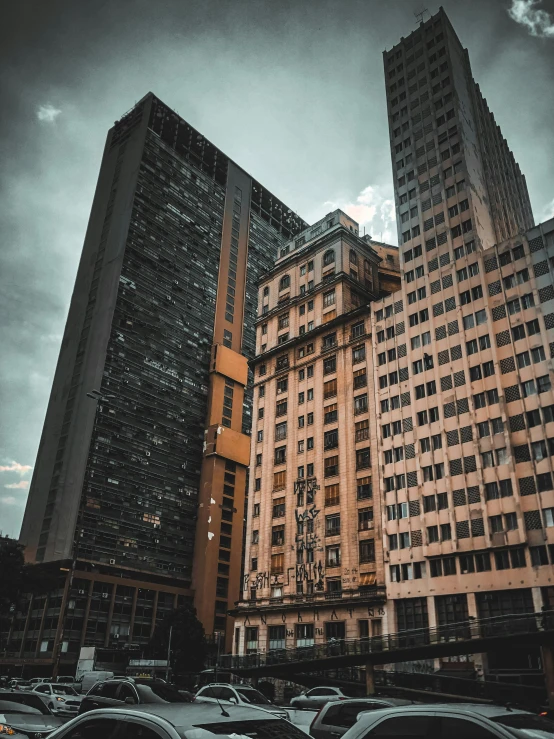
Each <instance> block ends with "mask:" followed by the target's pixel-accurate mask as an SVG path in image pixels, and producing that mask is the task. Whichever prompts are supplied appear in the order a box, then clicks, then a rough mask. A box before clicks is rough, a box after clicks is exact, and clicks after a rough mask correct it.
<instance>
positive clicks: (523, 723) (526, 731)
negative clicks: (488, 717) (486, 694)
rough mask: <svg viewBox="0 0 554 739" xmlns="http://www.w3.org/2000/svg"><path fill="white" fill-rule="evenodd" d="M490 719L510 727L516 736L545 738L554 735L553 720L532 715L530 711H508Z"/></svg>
mask: <svg viewBox="0 0 554 739" xmlns="http://www.w3.org/2000/svg"><path fill="white" fill-rule="evenodd" d="M492 721H494V722H495V723H498V724H502V726H506V727H507V728H509V729H510V731H511V733H512V734H513V735H514V736H517V737H522V739H523V737H525V738H526V739H528V738H529V737H534V736H537V737H541V739H546V737H548V736H554V721H552V719H547V718H542V717H541V716H534V715H533V714H532V713H509V714H506V715H505V716H497V717H496V718H493V719H492Z"/></svg>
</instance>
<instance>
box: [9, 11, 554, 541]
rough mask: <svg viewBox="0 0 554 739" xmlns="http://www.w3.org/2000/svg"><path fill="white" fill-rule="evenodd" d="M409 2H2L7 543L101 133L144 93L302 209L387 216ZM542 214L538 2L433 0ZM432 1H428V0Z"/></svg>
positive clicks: (547, 55) (552, 106) (19, 511)
mask: <svg viewBox="0 0 554 739" xmlns="http://www.w3.org/2000/svg"><path fill="white" fill-rule="evenodd" d="M421 7H422V2H421V0H288V1H287V0H197V1H195V2H192V1H191V0H48V1H47V2H45V1H44V0H17V1H16V0H11V2H6V3H3V7H2V11H3V18H2V24H1V28H0V89H2V104H1V107H0V203H1V206H0V531H3V532H4V534H9V535H18V533H19V527H20V524H21V518H22V515H23V509H24V504H25V500H26V496H27V488H28V484H29V479H30V475H31V472H32V466H33V464H34V459H35V455H36V451H37V447H38V443H39V439H40V433H41V427H42V423H43V420H44V415H45V412H46V404H47V401H48V396H49V392H50V386H51V383H52V377H53V373H54V369H55V364H56V360H57V355H58V350H59V346H60V342H61V337H62V332H63V328H64V322H65V318H66V314H67V310H68V304H69V299H70V296H71V292H72V289H73V282H74V279H75V274H76V269H77V263H78V260H79V255H80V251H81V247H82V243H83V237H84V233H85V229H86V225H87V220H88V215H89V210H90V206H91V202H92V197H93V191H94V187H95V184H96V179H97V175H98V168H99V165H100V158H101V154H102V149H103V146H104V140H105V136H106V132H107V130H108V128H109V127H110V126H111V125H112V124H113V122H114V121H115V120H116V119H118V118H119V117H121V115H122V114H123V113H124V112H126V111H127V110H128V109H129V108H131V107H132V106H133V104H134V103H135V102H136V101H138V100H139V99H140V98H141V97H143V95H144V94H145V93H146V92H148V91H152V92H154V93H155V94H156V95H157V96H158V97H160V98H161V99H162V100H163V101H164V102H165V103H167V104H168V105H169V106H171V107H172V108H174V109H175V110H176V111H177V112H178V113H179V114H180V115H181V116H183V118H185V119H186V120H187V121H189V122H190V123H191V124H192V125H193V126H195V127H196V128H197V129H199V130H200V131H201V132H202V133H203V134H204V135H205V136H207V137H208V138H209V139H210V140H211V141H212V142H213V143H214V144H215V145H216V146H218V147H219V148H221V149H222V150H223V151H224V152H225V153H227V154H228V155H229V156H230V157H231V158H232V159H234V160H235V161H236V162H237V163H239V164H240V165H241V166H242V167H244V169H246V170H247V171H248V172H250V173H251V174H252V175H253V176H254V177H256V178H257V179H259V180H260V181H261V182H262V183H263V184H264V185H265V186H266V187H267V188H269V189H270V190H271V191H273V192H274V193H275V194H276V195H277V196H278V197H279V198H281V199H282V200H283V201H284V202H285V203H286V204H287V205H289V206H290V207H291V208H293V209H294V210H295V211H296V212H297V213H299V214H300V215H301V216H302V217H303V218H305V219H306V220H307V221H309V222H312V221H315V220H317V219H319V218H321V217H322V216H323V215H325V213H327V212H328V211H329V210H331V209H333V208H335V207H342V208H343V209H345V210H346V211H347V212H349V213H350V214H351V215H352V216H353V217H355V218H356V219H357V220H359V221H360V222H361V223H362V224H364V225H365V226H366V231H367V232H369V233H371V234H372V235H373V236H374V237H376V238H377V239H383V240H389V241H392V242H393V243H396V229H395V226H394V223H393V220H392V173H391V166H390V160H389V149H388V131H387V117H386V108H385V93H384V82H383V71H382V52H383V50H384V49H390V48H391V47H392V46H393V45H394V44H395V43H396V42H397V41H398V40H399V38H400V36H406V35H408V34H409V33H410V32H411V31H412V30H414V29H415V27H416V25H417V24H416V20H415V18H414V11H417V10H419V9H420V8H421ZM443 7H444V8H445V10H446V12H447V13H448V14H449V16H450V19H451V21H452V23H453V24H454V27H455V28H456V30H457V32H458V35H459V36H460V38H461V41H462V43H463V44H464V45H465V46H467V47H468V48H469V53H470V58H471V62H472V67H473V72H474V75H475V77H476V79H477V81H478V82H479V83H480V85H481V89H482V91H483V93H484V95H485V96H486V97H487V99H488V101H489V105H490V107H491V109H492V110H493V111H494V113H495V116H496V119H497V121H498V123H499V124H500V126H501V128H502V131H503V133H504V135H505V137H506V139H507V140H508V142H509V144H510V146H511V148H512V150H513V151H514V154H515V157H516V159H517V160H518V161H519V163H520V165H521V168H522V170H523V172H524V173H525V175H526V176H527V182H528V185H529V190H530V194H531V202H532V205H533V210H534V213H535V220H536V222H539V221H542V220H545V219H546V218H548V217H551V216H552V215H554V212H553V211H554V167H553V152H554V127H553V126H552V121H553V120H554V96H553V94H552V90H553V85H554V79H553V77H554V20H553V19H554V0H545V1H544V2H535V1H534V0H443ZM428 8H429V10H430V11H431V12H432V13H434V12H436V11H437V10H438V5H433V4H432V3H431V4H430V5H429V4H428Z"/></svg>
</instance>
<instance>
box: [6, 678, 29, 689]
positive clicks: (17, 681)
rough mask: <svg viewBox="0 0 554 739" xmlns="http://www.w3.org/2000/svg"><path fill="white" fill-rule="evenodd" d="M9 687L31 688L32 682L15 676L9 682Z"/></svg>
mask: <svg viewBox="0 0 554 739" xmlns="http://www.w3.org/2000/svg"><path fill="white" fill-rule="evenodd" d="M8 687H9V688H10V689H11V690H31V688H32V687H33V686H32V683H31V681H30V680H23V679H22V678H20V677H14V678H13V679H12V680H10V682H9V683H8Z"/></svg>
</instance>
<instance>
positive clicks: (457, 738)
mask: <svg viewBox="0 0 554 739" xmlns="http://www.w3.org/2000/svg"><path fill="white" fill-rule="evenodd" d="M440 722H441V729H440V732H439V735H438V736H439V737H440V739H498V735H497V734H496V732H493V731H490V730H489V729H486V728H485V727H484V726H481V724H479V723H477V722H476V721H472V720H471V719H469V718H468V719H465V718H450V717H447V716H443V717H442V718H441V720H440Z"/></svg>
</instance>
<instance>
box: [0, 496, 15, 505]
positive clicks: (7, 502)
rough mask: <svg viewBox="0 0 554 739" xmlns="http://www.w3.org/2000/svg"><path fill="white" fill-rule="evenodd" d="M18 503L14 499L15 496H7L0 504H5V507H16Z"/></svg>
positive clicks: (1, 499) (0, 499)
mask: <svg viewBox="0 0 554 739" xmlns="http://www.w3.org/2000/svg"><path fill="white" fill-rule="evenodd" d="M17 502H18V501H17V498H14V497H13V495H6V496H4V497H3V498H0V503H4V505H15V504H16V503H17Z"/></svg>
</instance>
